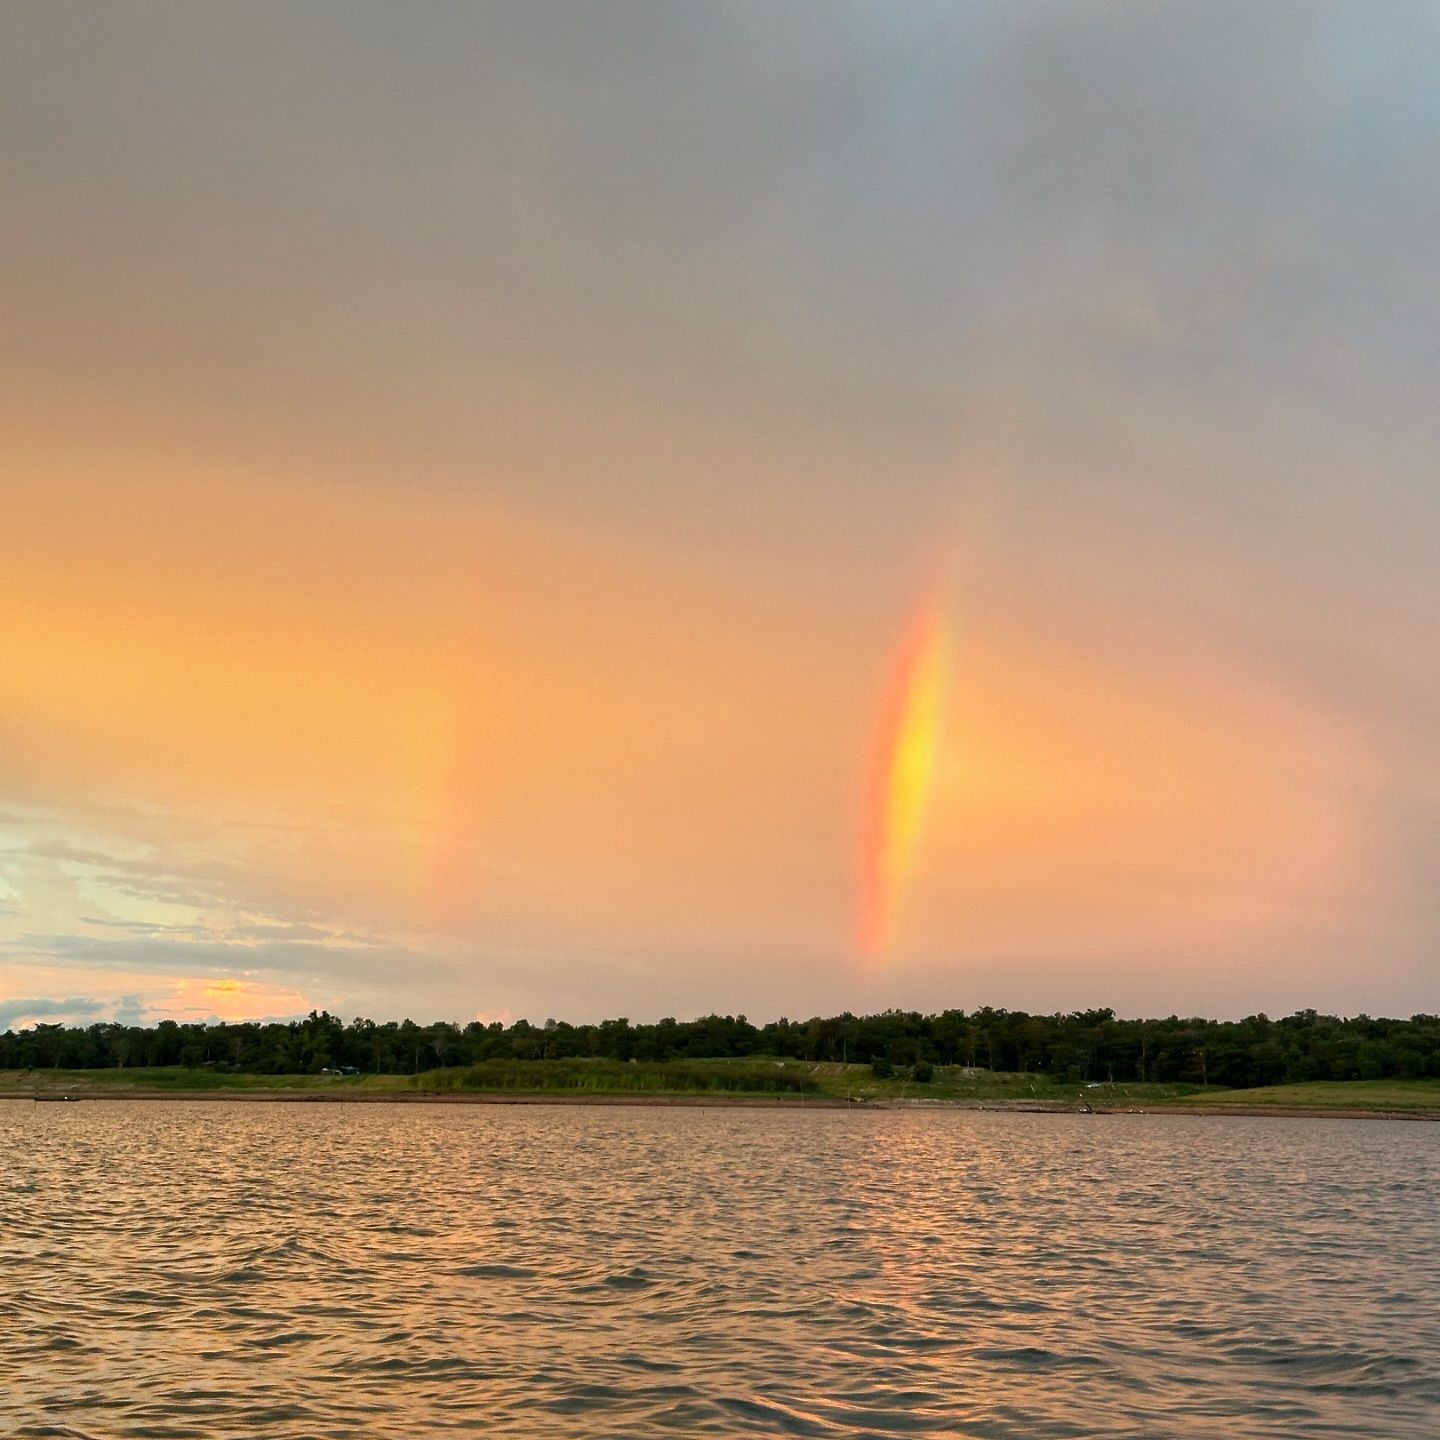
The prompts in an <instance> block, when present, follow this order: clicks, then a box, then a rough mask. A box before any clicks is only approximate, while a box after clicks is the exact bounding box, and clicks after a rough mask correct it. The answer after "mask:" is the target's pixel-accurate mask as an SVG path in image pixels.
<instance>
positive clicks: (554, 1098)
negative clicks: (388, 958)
mask: <svg viewBox="0 0 1440 1440" xmlns="http://www.w3.org/2000/svg"><path fill="white" fill-rule="evenodd" d="M0 1100H15V1101H27V1100H28V1101H34V1102H40V1103H46V1104H77V1103H79V1102H80V1101H92V1100H101V1101H104V1100H145V1101H154V1100H180V1101H208V1102H214V1101H224V1102H228V1103H237V1104H246V1105H585V1106H625V1107H634V1106H640V1107H648V1108H654V1107H662V1108H679V1109H692V1110H693V1109H720V1110H862V1111H870V1110H912V1111H913V1110H932V1111H933V1110H942V1111H943V1110H967V1111H985V1112H990V1113H997V1114H1021V1115H1024V1114H1030V1115H1090V1116H1114V1115H1197V1116H1205V1117H1211V1118H1217V1117H1218V1118H1234V1117H1246V1116H1260V1117H1266V1118H1270V1119H1276V1120H1418V1121H1426V1120H1429V1121H1440V1110H1384V1109H1374V1108H1365V1107H1358V1108H1353V1109H1351V1108H1345V1107H1340V1106H1332V1107H1321V1106H1314V1107H1306V1106H1298V1105H1226V1104H1224V1102H1223V1101H1216V1102H1214V1103H1210V1104H1198V1105H1196V1104H1177V1105H1165V1104H1160V1105H1155V1104H1152V1105H1149V1106H1138V1105H1137V1106H1118V1105H1097V1106H1095V1107H1094V1108H1093V1109H1092V1110H1089V1111H1086V1110H1083V1109H1081V1108H1080V1107H1079V1106H1076V1105H1073V1104H1069V1103H1065V1102H1061V1101H1055V1102H1049V1101H1034V1100H1031V1101H1022V1100H1015V1101H1010V1100H927V1099H919V1098H917V1099H895V1100H850V1099H845V1098H842V1097H840V1096H835V1095H814V1096H799V1095H736V1094H723V1093H721V1094H715V1095H678V1094H677V1095H666V1094H633V1095H625V1094H609V1095H607V1094H603V1093H600V1094H596V1093H585V1092H573V1091H557V1092H553V1093H552V1092H530V1093H526V1092H523V1091H522V1092H509V1091H475V1092H473V1093H461V1094H456V1093H446V1092H441V1091H423V1090H421V1091H391V1092H378V1093H372V1094H355V1093H350V1094H346V1093H332V1094H325V1093H323V1092H319V1093H317V1092H313V1091H284V1090H252V1091H236V1090H157V1089H148V1090H147V1089H139V1088H137V1089H134V1090H127V1089H120V1088H118V1087H117V1088H116V1089H114V1090H99V1089H96V1090H82V1091H79V1092H71V1091H66V1090H63V1089H60V1088H59V1087H56V1088H54V1089H49V1088H39V1089H31V1090H0Z"/></svg>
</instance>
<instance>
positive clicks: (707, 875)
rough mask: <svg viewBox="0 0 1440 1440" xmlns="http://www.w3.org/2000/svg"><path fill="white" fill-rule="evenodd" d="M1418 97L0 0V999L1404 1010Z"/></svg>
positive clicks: (1427, 534)
mask: <svg viewBox="0 0 1440 1440" xmlns="http://www.w3.org/2000/svg"><path fill="white" fill-rule="evenodd" d="M1437 68H1440V15H1437V12H1436V10H1435V8H1434V7H1433V6H1430V5H1425V4H1417V5H1413V6H1412V5H1405V4H1400V3H1388V0H1387V3H1384V4H1378V5H1377V4H1375V3H1373V0H1354V3H1346V4H1333V3H1329V4H1327V3H1321V0H1305V3H1295V4H1287V3H1281V0H1273V3H1269V4H1265V5H1255V4H1253V3H1250V0H1244V3H1235V4H1227V3H1216V0H1206V3H1186V0H1166V3H1160V4H1153V5H1134V4H1128V3H1104V0H1089V3H1084V4H1068V3H1063V0H1046V3H1024V0H995V3H986V0H948V3H915V0H910V3H907V0H871V3H864V4H845V3H838V0H815V3H808V0H807V3H800V0H782V3H776V0H726V3H723V4H722V3H713V4H708V3H678V0H670V3H629V0H618V3H614V4H608V5H595V4H590V3H582V0H574V3H563V4H562V3H549V0H514V3H491V4H470V3H467V4H454V5H451V4H439V3H423V4H411V5H405V6H395V5H391V4H388V3H387V4H375V5H367V4H362V3H352V0H346V3H312V4H306V5H289V4H286V5H278V4H266V3H250V4H245V5H234V4H207V3H193V0H186V3H174V4H159V3H144V4H138V3H113V4H99V3H86V4H68V3H63V0H0V185H3V194H4V197H5V199H4V206H3V212H0V1025H3V1024H4V1023H7V1022H10V1023H13V1022H18V1021H23V1020H25V1019H34V1018H73V1019H88V1018H91V1017H103V1016H111V1015H117V1016H120V1017H122V1018H129V1017H138V1018H142V1019H149V1020H153V1019H155V1018H158V1017H160V1016H162V1015H173V1016H176V1017H181V1018H194V1017H205V1016H211V1015H219V1016H222V1017H227V1018H228V1017H241V1016H246V1017H250V1016H272V1015H273V1016H285V1015H291V1014H296V1013H303V1012H305V1011H307V1010H308V1009H310V1008H311V1007H312V1006H326V1007H329V1008H330V1009H332V1010H334V1011H338V1012H339V1013H341V1014H343V1015H345V1016H347V1017H348V1016H352V1015H355V1014H366V1015H371V1016H375V1017H377V1018H392V1017H395V1018H398V1017H400V1016H403V1015H411V1016H413V1017H414V1018H416V1019H418V1020H421V1021H427V1020H431V1019H435V1018H439V1017H447V1018H456V1019H468V1018H471V1017H473V1016H476V1015H483V1016H487V1017H489V1016H496V1017H502V1018H503V1017H505V1016H519V1015H527V1016H529V1017H530V1018H531V1019H532V1020H536V1021H538V1020H540V1019H542V1018H544V1017H546V1016H552V1015H553V1016H557V1017H563V1018H569V1019H593V1018H598V1017H600V1016H602V1015H616V1014H628V1015H630V1016H631V1017H632V1018H637V1019H640V1018H655V1017H658V1016H660V1015H663V1014H678V1015H688V1014H693V1013H697V1012H700V1011H704V1010H710V1009H719V1010H724V1011H735V1010H740V1011H744V1012H746V1013H748V1014H749V1015H750V1016H751V1017H752V1018H756V1019H759V1018H768V1017H771V1016H774V1015H777V1014H781V1013H788V1014H791V1015H796V1014H801V1015H808V1014H813V1013H826V1012H832V1011H835V1010H838V1009H840V1008H842V1007H851V1008H856V1009H875V1008H883V1007H885V1006H889V1005H902V1006H907V1007H908V1006H919V1007H924V1008H930V1007H941V1006H949V1005H956V1006H963V1007H966V1008H969V1007H972V1006H975V1005H981V1004H986V1003H989V1004H996V1005H1007V1006H1017V1007H1025V1008H1040V1009H1046V1010H1051V1009H1070V1008H1074V1007H1078V1006H1088V1005H1113V1006H1114V1007H1116V1008H1117V1009H1119V1010H1121V1011H1122V1012H1126V1013H1169V1012H1171V1011H1179V1012H1182V1013H1209V1014H1215V1015H1243V1014H1246V1013H1249V1012H1252V1011H1254V1010H1260V1009H1264V1010H1267V1011H1269V1012H1270V1013H1272V1014H1273V1013H1283V1012H1285V1011H1287V1010H1291V1009H1295V1008H1298V1007H1301V1006H1306V1005H1314V1006H1316V1007H1319V1008H1321V1009H1333V1010H1337V1011H1340V1012H1343V1013H1354V1012H1356V1011H1361V1010H1364V1011H1368V1012H1370V1013H1386V1014H1393V1013H1400V1014H1409V1013H1411V1012H1413V1011H1416V1010H1430V1011H1433V1010H1435V1009H1436V1008H1437V1007H1440V983H1437V965H1436V959H1437V953H1436V934H1437V925H1440V765H1437V761H1436V755H1435V749H1436V737H1437V735H1440V623H1437V622H1440V482H1437V479H1436V468H1435V458H1436V453H1437V451H1436V441H1437V430H1440V410H1437V406H1436V398H1435V397H1436V395H1437V393H1440V347H1437V341H1436V337H1437V335H1440V271H1437V268H1436V265H1435V256H1436V253H1437V247H1440V178H1437V177H1440V98H1437V90H1436V86H1435V83H1434V77H1435V75H1436V73H1437ZM917 617H920V618H919V619H917ZM925 617H928V619H926V618H925ZM925 624H928V625H930V627H931V633H932V636H943V644H942V643H940V640H938V639H937V641H936V644H935V645H934V646H933V647H932V648H931V650H930V652H929V654H928V661H927V664H928V666H929V671H928V672H927V673H928V674H929V679H930V680H936V677H937V674H938V671H939V670H942V669H943V675H940V676H939V681H937V683H936V684H935V685H933V686H931V687H930V689H929V690H928V691H927V696H928V700H927V701H926V703H927V704H928V706H929V708H928V710H927V711H926V713H925V714H924V715H922V716H920V717H918V718H917V717H916V716H915V715H914V714H911V716H910V719H911V720H912V721H914V722H915V724H914V725H912V727H911V729H912V731H914V732H915V733H912V734H911V735H910V740H911V741H913V742H914V744H915V745H917V746H919V747H920V748H922V749H923V750H924V752H925V753H924V755H923V756H922V757H920V759H921V761H923V763H920V764H918V766H912V767H910V769H908V770H906V769H905V767H904V765H903V764H901V761H903V759H904V745H903V744H902V745H901V746H900V747H899V748H898V749H893V750H892V747H891V743H890V742H891V740H892V739H894V738H895V733H896V730H895V716H896V715H897V713H898V714H899V715H900V716H901V720H900V722H899V725H900V729H901V730H904V728H905V724H906V723H907V722H905V720H904V716H905V712H906V706H907V705H910V706H911V709H912V711H913V708H914V703H916V700H915V695H914V693H913V692H914V691H915V688H916V687H915V686H914V685H913V684H912V685H911V686H910V687H909V690H908V691H907V686H906V678H907V675H908V676H909V678H910V679H911V680H912V681H913V679H914V666H913V665H911V668H910V670H909V671H907V669H906V666H907V664H910V662H911V661H913V659H914V656H913V653H912V651H913V649H914V646H913V644H912V643H911V641H910V640H907V636H908V637H913V636H914V635H915V634H916V633H917V628H916V627H917V625H921V626H923V625H925ZM907 657H909V658H908V659H907ZM937 667H938V669H937ZM921 668H924V667H923V666H922V667H921ZM940 682H943V683H940ZM897 697H898V698H897ZM897 706H898V710H897ZM917 726H918V731H917V730H916V727H917ZM917 734H918V737H919V738H918V739H917V738H916V737H917ZM901 772H903V773H901ZM906 784H908V785H909V786H910V791H909V792H908V798H907V796H905V795H902V796H901V797H900V801H904V803H905V804H906V805H908V807H909V808H908V810H906V814H905V815H904V816H902V817H901V819H900V820H899V821H897V820H896V819H895V814H894V813H893V812H894V811H895V805H896V804H898V803H900V801H897V799H896V795H895V794H894V793H892V792H893V791H894V788H895V787H896V786H897V785H898V786H902V787H903V786H904V785H906ZM887 805H888V806H889V809H888V810H887V808H886V807H887ZM902 808H903V807H902ZM877 814H879V815H881V816H882V820H881V822H880V824H881V829H882V831H883V830H884V825H885V823H886V822H885V820H884V818H883V817H885V816H887V815H888V816H889V823H890V825H891V830H892V832H893V831H894V830H895V828H896V826H897V825H898V826H899V827H900V828H902V829H905V831H906V834H905V835H904V836H903V837H897V835H896V834H894V833H891V834H890V835H889V840H888V843H889V846H890V853H889V854H888V856H884V857H881V858H880V859H879V860H877V859H876V857H875V855H874V854H873V853H871V851H872V850H873V847H874V845H875V844H876V843H879V844H880V846H881V847H882V848H884V846H885V845H886V843H887V841H886V838H885V836H884V835H883V834H882V835H881V838H880V840H879V842H876V840H875V834H874V830H875V824H876V821H875V816H876V815H877ZM912 822H913V823H912ZM912 831H913V833H911V832H912ZM867 837H868V838H867ZM902 841H903V843H902ZM877 877H878V879H877ZM877 883H881V884H882V885H883V888H884V890H885V894H884V897H883V903H884V905H885V907H886V920H885V924H884V925H883V926H882V927H879V929H880V931H881V932H883V933H880V934H878V935H877V933H876V930H875V927H873V926H870V927H869V928H867V922H866V918H865V916H864V915H863V914H862V913H861V912H862V911H863V909H864V907H865V905H866V904H867V903H869V902H867V901H866V899H865V897H866V895H867V894H868V893H870V892H871V891H873V889H874V887H875V885H876V884H877ZM872 900H873V896H872Z"/></svg>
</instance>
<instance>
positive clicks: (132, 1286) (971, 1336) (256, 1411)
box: [0, 1102, 1440, 1440]
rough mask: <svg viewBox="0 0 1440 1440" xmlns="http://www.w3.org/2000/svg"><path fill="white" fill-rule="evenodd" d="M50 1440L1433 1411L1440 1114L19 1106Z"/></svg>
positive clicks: (39, 1413)
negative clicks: (1312, 1116)
mask: <svg viewBox="0 0 1440 1440" xmlns="http://www.w3.org/2000/svg"><path fill="white" fill-rule="evenodd" d="M0 1155H3V1156H4V1157H5V1158H4V1161H3V1167H4V1168H3V1171H0V1207H3V1208H0V1222H3V1228H0V1261H3V1262H4V1267H5V1268H4V1274H5V1276H6V1286H5V1289H4V1292H3V1296H0V1307H3V1316H0V1319H3V1329H0V1422H5V1424H6V1425H8V1426H9V1427H12V1428H13V1427H18V1428H13V1433H15V1434H17V1435H20V1436H40V1435H44V1434H49V1435H57V1434H59V1435H71V1436H95V1437H102V1436H103V1437H118V1436H146V1437H157V1440H164V1437H181V1436H185V1437H196V1436H204V1437H227V1436H232V1435H233V1436H241V1435H244V1436H247V1437H248V1436H254V1435H256V1434H264V1435H266V1436H276V1437H292V1436H293V1437H300V1436H316V1435H324V1436H327V1437H352V1436H353V1437H357V1440H358V1437H391V1436H393V1437H402V1436H403V1437H406V1440H410V1437H415V1436H418V1435H426V1436H428V1435H432V1434H442V1433H445V1432H447V1431H459V1432H464V1433H480V1432H482V1431H483V1432H484V1433H486V1434H496V1435H514V1436H533V1435H537V1434H544V1435H547V1436H549V1435H555V1436H582V1435H583V1436H597V1435H624V1436H649V1435H654V1436H660V1435H667V1436H668V1435H676V1434H718V1435H744V1434H756V1435H775V1434H797V1435H817V1436H876V1435H964V1436H976V1437H1016V1440H1019V1437H1025V1440H1037V1437H1041V1440H1043V1437H1070V1436H1076V1437H1078V1436H1097V1435H1105V1436H1148V1437H1191V1436H1196V1437H1200V1436H1204V1437H1210V1436H1214V1437H1221V1436H1223V1437H1227V1440H1236V1437H1250V1436H1255V1437H1260V1436H1275V1437H1278V1436H1282V1435H1283V1436H1287V1437H1293V1436H1316V1437H1340V1436H1342V1435H1343V1436H1349V1437H1354V1436H1357V1435H1360V1436H1375V1437H1377V1440H1378V1437H1383V1440H1408V1437H1412V1436H1413V1437H1417V1440H1418V1437H1421V1436H1424V1437H1426V1440H1433V1436H1434V1435H1435V1434H1437V1433H1440V1425H1437V1414H1440V1375H1437V1365H1436V1359H1435V1357H1436V1355H1437V1354H1440V1302H1437V1299H1436V1296H1437V1293H1440V1219H1437V1216H1436V1213H1435V1207H1434V1204H1433V1196H1434V1194H1435V1193H1436V1192H1437V1183H1440V1131H1437V1130H1436V1129H1435V1128H1434V1127H1428V1126H1421V1125H1384V1124H1364V1123H1358V1122H1356V1123H1352V1122H1340V1121H1324V1122H1318V1121H1295V1122H1289V1121H1279V1120H1264V1119H1260V1120H1229V1119H1227V1120H1205V1119H1197V1118H1184V1119H1164V1118H1161V1117H1148V1116H1110V1117H1092V1118H1086V1117H1078V1116H1044V1115H1021V1116H1004V1115H994V1114H971V1113H924V1114H905V1113H897V1112H884V1113H858V1114H857V1113H847V1112H834V1111H827V1112H812V1113H798V1112H794V1111H778V1112H766V1111H750V1110H735V1111H727V1110H660V1109H657V1110H644V1109H633V1108H630V1109H614V1110H611V1109H591V1108H573V1109H572V1108H563V1107H545V1108H536V1109H526V1108H511V1107H505V1108H485V1107H454V1108H441V1107H435V1108H430V1107H393V1108H390V1107H378V1106H377V1107H370V1106H363V1107H362V1106H356V1107H342V1106H324V1107H308V1106H283V1107H271V1106H263V1105H256V1106H247V1105H222V1104H198V1103H164V1102H161V1103H134V1102H130V1103H126V1102H103V1103H101V1102H96V1103H87V1104H84V1105H78V1106H64V1107H60V1106H35V1105H31V1104H28V1103H25V1102H18V1103H9V1104H0Z"/></svg>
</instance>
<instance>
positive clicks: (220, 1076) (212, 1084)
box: [0, 1065, 410, 1095]
mask: <svg viewBox="0 0 1440 1440" xmlns="http://www.w3.org/2000/svg"><path fill="white" fill-rule="evenodd" d="M409 1080H410V1077H409V1076H408V1075H233V1074H229V1073H228V1072H225V1071H216V1070H191V1069H188V1068H186V1067H185V1066H182V1065H132V1066H127V1067H126V1068H125V1069H123V1070H49V1069H45V1070H0V1091H6V1090H8V1091H15V1090H24V1091H30V1090H63V1091H65V1092H67V1093H69V1094H72V1095H73V1094H82V1093H84V1092H87V1091H90V1092H94V1091H101V1092H113V1091H123V1090H149V1091H154V1090H232V1091H234V1090H238V1091H246V1090H284V1091H290V1090H298V1091H330V1090H334V1091H347V1090H367V1091H368V1090H399V1089H403V1088H404V1087H405V1086H406V1085H407V1084H408V1083H409Z"/></svg>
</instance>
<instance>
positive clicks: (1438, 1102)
mask: <svg viewBox="0 0 1440 1440" xmlns="http://www.w3.org/2000/svg"><path fill="white" fill-rule="evenodd" d="M1207 1100H1209V1101H1212V1102H1213V1103H1215V1104H1223V1105H1253V1106H1255V1107H1257V1108H1265V1107H1268V1106H1284V1107H1294V1108H1296V1109H1306V1110H1440V1080H1311V1081H1308V1082H1306V1083H1305V1084H1302V1085H1266V1086H1263V1087H1262V1088H1260V1089H1255V1090H1220V1091H1215V1092H1212V1093H1210V1094H1208V1095H1190V1096H1186V1097H1184V1098H1183V1099H1181V1100H1179V1101H1177V1102H1176V1103H1177V1104H1181V1105H1184V1104H1187V1103H1201V1104H1203V1103H1204V1102H1205V1101H1207Z"/></svg>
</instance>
